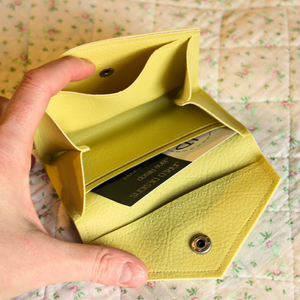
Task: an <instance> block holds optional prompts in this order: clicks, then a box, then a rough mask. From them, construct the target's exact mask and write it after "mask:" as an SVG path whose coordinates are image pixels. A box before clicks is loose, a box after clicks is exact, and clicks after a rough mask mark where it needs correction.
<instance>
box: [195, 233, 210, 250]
mask: <svg viewBox="0 0 300 300" xmlns="http://www.w3.org/2000/svg"><path fill="white" fill-rule="evenodd" d="M191 248H192V250H193V251H194V252H196V253H201V254H203V253H207V252H208V251H209V250H210V248H211V240H210V238H209V237H208V236H207V235H205V234H200V235H197V236H195V237H194V238H193V239H192V242H191Z"/></svg>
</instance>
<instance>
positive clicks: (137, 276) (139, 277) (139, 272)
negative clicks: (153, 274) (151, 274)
mask: <svg viewBox="0 0 300 300" xmlns="http://www.w3.org/2000/svg"><path fill="white" fill-rule="evenodd" d="M145 277H146V274H145V272H144V270H143V269H142V268H141V267H139V266H138V265H135V264H133V263H131V262H127V263H125V264H124V266H123V268H122V272H121V276H120V278H119V284H120V285H123V286H128V287H130V286H132V287H137V286H140V285H141V284H143V283H144V282H145V279H146V278H145Z"/></svg>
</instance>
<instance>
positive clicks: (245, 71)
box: [241, 69, 249, 76]
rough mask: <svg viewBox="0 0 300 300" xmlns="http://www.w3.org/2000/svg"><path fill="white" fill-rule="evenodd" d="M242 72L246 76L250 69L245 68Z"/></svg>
mask: <svg viewBox="0 0 300 300" xmlns="http://www.w3.org/2000/svg"><path fill="white" fill-rule="evenodd" d="M241 74H242V75H244V76H246V75H247V74H249V70H248V69H243V70H242V71H241Z"/></svg>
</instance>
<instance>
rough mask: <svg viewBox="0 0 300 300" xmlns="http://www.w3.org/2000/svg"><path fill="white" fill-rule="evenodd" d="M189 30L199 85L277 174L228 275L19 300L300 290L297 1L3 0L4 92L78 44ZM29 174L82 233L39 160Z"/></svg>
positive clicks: (61, 231) (201, 299)
mask: <svg viewBox="0 0 300 300" xmlns="http://www.w3.org/2000/svg"><path fill="white" fill-rule="evenodd" d="M185 27H199V28H200V30H201V46H200V56H199V66H200V68H199V81H200V84H201V86H202V87H203V89H204V90H206V91H207V93H209V94H210V95H211V96H212V97H213V98H214V99H215V100H216V101H218V102H219V103H220V104H221V105H222V106H223V107H224V108H225V109H227V110H228V111H229V112H230V113H231V114H232V115H233V116H234V117H236V118H237V119H238V120H240V121H241V122H242V123H244V124H245V125H246V126H247V128H248V129H249V130H250V131H251V132H252V134H253V135H254V137H255V139H256V140H257V142H258V144H259V146H260V148H261V150H262V152H263V153H264V155H265V156H266V157H267V158H268V159H269V161H270V162H271V164H272V165H273V166H274V168H275V169H276V170H277V172H278V173H279V174H280V175H281V177H282V182H281V184H280V186H279V189H278V190H277V192H276V194H275V195H274V197H273V198H272V200H271V201H270V203H269V205H268V207H267V208H266V210H265V212H264V213H263V215H262V217H261V218H260V220H259V221H258V223H257V225H256V227H255V228H254V230H253V231H252V233H251V234H250V236H249V237H248V239H247V240H246V242H245V244H244V245H243V247H242V249H241V251H240V252H239V254H238V255H237V257H236V258H235V260H234V262H233V263H232V265H231V267H230V268H229V270H228V272H227V274H226V276H225V277H224V278H223V279H222V280H202V281H198V280H190V281H165V282H163V281H157V282H148V283H147V284H145V285H144V286H142V287H140V288H135V289H124V288H123V289H121V288H115V287H110V286H103V285H100V284H94V283H89V282H66V283H62V284H58V285H55V286H47V287H44V288H42V289H40V290H34V291H30V292H28V293H26V294H23V295H21V296H19V297H17V298H15V299H30V300H32V299H47V300H50V299H51V300H52V299H55V300H57V299H59V300H60V299H65V300H68V299H74V300H78V299H122V300H133V299H137V300H148V299H158V300H163V299H169V300H175V299H176V300H179V299H180V300H207V299H211V300H213V299H217V300H221V299H228V300H242V299H243V300H254V299H257V300H258V299H272V300H277V299H278V300H284V299H300V101H299V100H300V0H148V1H147V0H146V1H141V0H140V1H138V0H81V1H80V0H0V70H1V72H0V93H1V95H3V96H5V97H8V98H9V97H11V95H12V93H13V92H14V90H15V88H16V86H17V85H18V84H19V82H20V79H21V78H22V76H23V74H24V73H25V72H26V70H29V69H31V68H34V67H37V66H39V65H41V64H44V63H46V62H48V61H50V60H53V59H56V58H57V57H58V56H59V55H60V54H62V53H63V52H65V51H66V50H68V49H70V48H72V47H74V46H77V45H80V44H83V43H87V42H91V41H95V40H99V39H105V38H111V37H118V36H125V35H130V34H138V33H145V32H151V31H160V30H167V29H176V28H185ZM30 183H31V192H32V200H33V202H34V205H35V208H36V211H37V213H38V216H39V218H40V219H41V221H42V222H43V224H44V226H45V227H46V229H47V230H48V232H49V233H50V234H51V235H52V236H55V237H56V238H59V239H63V240H68V241H72V242H79V240H80V239H79V237H78V235H77V233H76V230H75V229H74V227H73V225H72V223H71V221H70V219H69V217H68V216H67V215H66V212H65V209H64V207H63V205H62V204H61V201H60V199H59V198H58V196H57V194H56V192H55V191H54V189H53V187H52V185H51V183H50V181H49V178H48V176H47V174H46V173H45V171H44V170H43V168H42V166H41V164H40V163H39V162H37V163H36V165H35V167H34V169H33V170H32V172H31V174H30ZM42 267H43V266H41V269H42Z"/></svg>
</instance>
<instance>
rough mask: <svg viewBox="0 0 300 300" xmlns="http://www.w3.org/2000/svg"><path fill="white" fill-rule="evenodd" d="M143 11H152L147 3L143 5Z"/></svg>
mask: <svg viewBox="0 0 300 300" xmlns="http://www.w3.org/2000/svg"><path fill="white" fill-rule="evenodd" d="M143 10H146V11H147V10H150V5H149V4H146V3H145V4H144V5H143Z"/></svg>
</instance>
